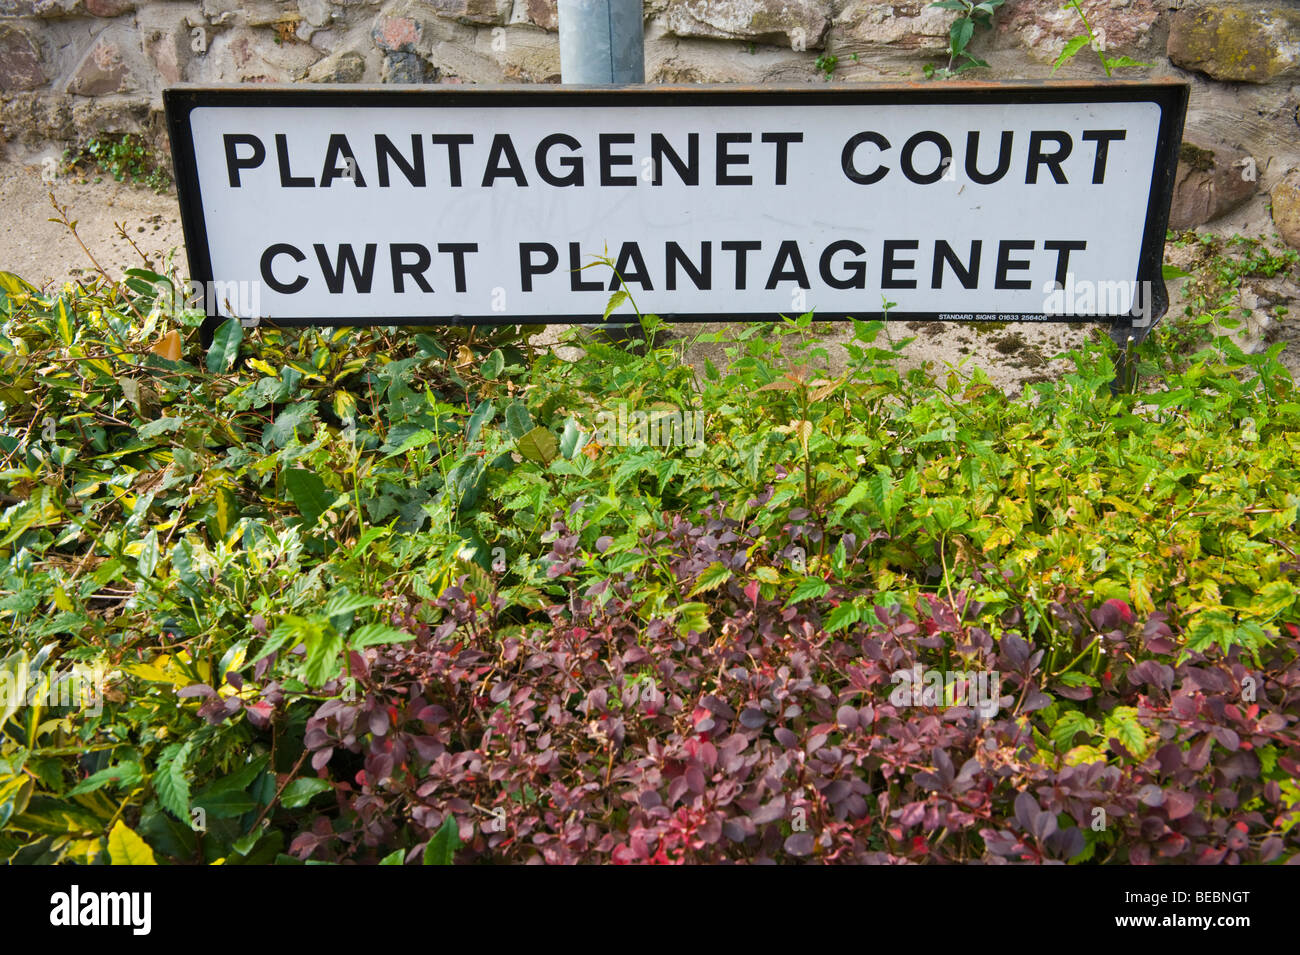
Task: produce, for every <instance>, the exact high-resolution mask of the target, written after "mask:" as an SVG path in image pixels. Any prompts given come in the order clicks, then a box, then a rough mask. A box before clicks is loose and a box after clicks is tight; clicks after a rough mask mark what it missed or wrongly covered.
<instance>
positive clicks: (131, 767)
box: [0, 761, 144, 826]
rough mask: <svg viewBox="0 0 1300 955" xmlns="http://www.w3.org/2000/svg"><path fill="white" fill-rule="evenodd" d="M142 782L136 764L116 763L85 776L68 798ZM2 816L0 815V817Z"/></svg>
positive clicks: (142, 773) (142, 774)
mask: <svg viewBox="0 0 1300 955" xmlns="http://www.w3.org/2000/svg"><path fill="white" fill-rule="evenodd" d="M143 781H144V770H143V769H141V768H140V764H139V763H136V762H131V761H127V762H123V763H118V764H117V765H116V766H105V767H104V768H103V769H101V770H100V771H99V772H97V773H92V774H91V775H90V776H87V777H86V778H85V779H83V780H82V781H81V782H79V783H77V785H75V786H73V787H72V788H71V789H69V790H68V792H67V795H68V796H81V795H84V794H86V793H92V792H94V791H95V790H97V789H102V788H103V787H105V786H109V785H112V786H117V787H119V788H121V787H132V786H137V785H139V784H140V783H141V782H143ZM2 815H3V814H2V813H0V816H2ZM3 825H4V820H3V818H0V826H3Z"/></svg>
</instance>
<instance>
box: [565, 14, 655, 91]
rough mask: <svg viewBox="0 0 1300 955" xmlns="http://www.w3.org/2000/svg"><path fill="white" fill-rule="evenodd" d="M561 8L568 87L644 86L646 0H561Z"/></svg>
mask: <svg viewBox="0 0 1300 955" xmlns="http://www.w3.org/2000/svg"><path fill="white" fill-rule="evenodd" d="M557 6H558V13H559V21H560V79H561V80H562V81H563V82H565V83H578V84H583V85H592V86H597V85H602V84H610V83H644V82H645V30H644V27H643V25H642V24H643V21H642V13H641V0H559V3H558V4H557Z"/></svg>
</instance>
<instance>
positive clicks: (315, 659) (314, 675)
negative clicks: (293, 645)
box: [303, 627, 343, 686]
mask: <svg viewBox="0 0 1300 955" xmlns="http://www.w3.org/2000/svg"><path fill="white" fill-rule="evenodd" d="M342 652H343V637H342V636H341V635H340V634H339V633H338V631H336V630H335V629H334V628H333V627H322V628H320V630H319V632H318V633H317V634H316V635H315V636H314V637H313V638H312V639H310V640H308V641H307V662H306V664H305V665H304V666H303V679H304V680H306V681H307V684H308V686H322V685H323V684H325V683H328V682H329V681H330V680H332V679H334V677H335V676H336V675H337V674H338V672H339V654H340V653H342Z"/></svg>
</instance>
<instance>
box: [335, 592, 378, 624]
mask: <svg viewBox="0 0 1300 955" xmlns="http://www.w3.org/2000/svg"><path fill="white" fill-rule="evenodd" d="M377 603H379V598H378V597H367V596H366V595H365V594H349V593H342V592H334V593H331V594H330V595H329V597H328V598H327V599H326V601H325V610H324V614H325V616H327V617H331V618H333V617H337V616H339V615H340V614H345V613H355V612H356V611H358V610H365V609H366V608H367V607H373V606H374V605H375V604H377Z"/></svg>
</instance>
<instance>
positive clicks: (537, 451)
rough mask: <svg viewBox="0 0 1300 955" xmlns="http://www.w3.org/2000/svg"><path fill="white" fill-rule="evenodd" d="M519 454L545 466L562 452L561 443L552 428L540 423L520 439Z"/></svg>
mask: <svg viewBox="0 0 1300 955" xmlns="http://www.w3.org/2000/svg"><path fill="white" fill-rule="evenodd" d="M518 446H519V454H520V455H521V456H522V457H524V458H526V459H527V460H529V461H532V462H534V463H535V464H540V465H542V466H543V467H545V466H546V465H548V464H550V463H551V462H552V461H554V460H555V458H556V457H557V456H558V455H559V453H560V444H559V442H558V441H556V440H555V435H553V434H551V432H550V430H548V429H547V428H544V427H542V426H541V425H538V426H537V427H536V428H533V430H532V431H529V432H528V433H527V434H525V435H524V436H523V437H521V438H520V439H519V445H518Z"/></svg>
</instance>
